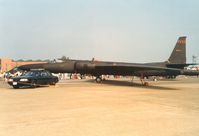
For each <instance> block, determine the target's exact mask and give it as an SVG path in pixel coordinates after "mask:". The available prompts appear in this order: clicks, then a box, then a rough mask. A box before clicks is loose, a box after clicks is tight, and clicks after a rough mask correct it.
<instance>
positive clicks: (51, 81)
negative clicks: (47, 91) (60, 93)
mask: <svg viewBox="0 0 199 136" xmlns="http://www.w3.org/2000/svg"><path fill="white" fill-rule="evenodd" d="M58 81H59V80H58V77H56V76H53V75H52V74H51V73H50V72H49V71H46V70H38V69H36V70H30V71H28V72H27V73H25V74H23V75H22V76H18V77H11V78H10V79H9V80H8V84H9V85H11V86H13V88H15V89H17V88H19V87H23V86H30V87H37V86H41V85H55V84H56V83H57V82H58Z"/></svg>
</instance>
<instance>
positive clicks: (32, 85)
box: [30, 80, 36, 88]
mask: <svg viewBox="0 0 199 136" xmlns="http://www.w3.org/2000/svg"><path fill="white" fill-rule="evenodd" d="M30 86H31V87H32V88H35V87H36V80H32V82H31V85H30Z"/></svg>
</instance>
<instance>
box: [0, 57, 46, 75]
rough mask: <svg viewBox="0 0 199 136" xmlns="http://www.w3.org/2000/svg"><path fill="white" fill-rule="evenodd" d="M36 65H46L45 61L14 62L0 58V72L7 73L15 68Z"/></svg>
mask: <svg viewBox="0 0 199 136" xmlns="http://www.w3.org/2000/svg"><path fill="white" fill-rule="evenodd" d="M38 63H47V61H34V60H32V61H24V60H19V61H15V60H12V59H9V58H0V72H1V73H3V72H7V71H9V70H11V69H13V68H15V67H18V66H21V65H26V64H38Z"/></svg>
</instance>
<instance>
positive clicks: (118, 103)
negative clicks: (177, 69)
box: [0, 77, 199, 136]
mask: <svg viewBox="0 0 199 136" xmlns="http://www.w3.org/2000/svg"><path fill="white" fill-rule="evenodd" d="M150 84H151V85H150V86H141V85H140V83H139V81H138V80H136V81H135V83H134V84H132V83H131V82H130V81H129V80H127V79H125V80H120V81H118V80H108V81H105V82H103V83H102V84H96V83H94V82H93V80H63V81H60V82H59V83H58V84H57V85H56V86H50V87H47V86H46V87H39V88H25V89H24V88H23V89H12V87H10V86H8V85H7V84H6V83H5V82H3V81H0V136H13V135H14V136H198V134H199V78H190V77H189V78H185V77H182V78H178V79H176V80H171V81H169V80H166V81H158V82H152V81H151V82H150Z"/></svg>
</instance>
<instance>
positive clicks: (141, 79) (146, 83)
mask: <svg viewBox="0 0 199 136" xmlns="http://www.w3.org/2000/svg"><path fill="white" fill-rule="evenodd" d="M140 81H141V83H142V85H143V86H149V82H146V81H144V74H143V73H141V76H140Z"/></svg>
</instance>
